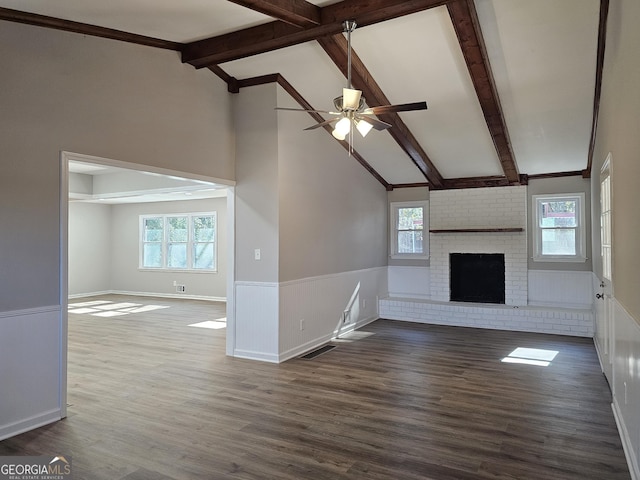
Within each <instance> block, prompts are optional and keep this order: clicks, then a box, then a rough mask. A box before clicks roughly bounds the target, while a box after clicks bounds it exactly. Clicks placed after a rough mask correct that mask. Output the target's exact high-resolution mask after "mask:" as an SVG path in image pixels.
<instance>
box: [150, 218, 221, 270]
mask: <svg viewBox="0 0 640 480" xmlns="http://www.w3.org/2000/svg"><path fill="white" fill-rule="evenodd" d="M139 267H140V268H143V269H147V268H148V269H167V270H196V271H204V272H211V271H215V270H216V214H215V212H212V213H190V214H179V215H153V216H152V215H143V216H141V217H140V264H139Z"/></svg>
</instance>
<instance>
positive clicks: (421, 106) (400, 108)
mask: <svg viewBox="0 0 640 480" xmlns="http://www.w3.org/2000/svg"><path fill="white" fill-rule="evenodd" d="M426 109H427V102H414V103H402V104H399V105H380V106H379V107H369V108H367V109H365V110H364V111H362V113H363V114H365V115H367V114H374V115H379V114H385V113H394V112H411V111H414V110H426Z"/></svg>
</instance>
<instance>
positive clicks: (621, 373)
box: [612, 299, 640, 479]
mask: <svg viewBox="0 0 640 480" xmlns="http://www.w3.org/2000/svg"><path fill="white" fill-rule="evenodd" d="M614 322H615V323H614V332H615V333H614V334H615V344H614V362H613V369H614V371H613V384H612V389H613V411H614V413H615V415H616V421H617V423H618V430H619V431H620V436H621V437H622V443H623V446H624V450H625V454H626V456H627V462H628V463H629V469H630V470H631V472H632V476H633V478H634V479H640V465H639V464H638V460H639V459H640V415H639V414H638V412H640V325H639V324H638V322H637V321H636V320H635V319H634V318H633V317H632V316H631V315H630V314H629V313H628V312H627V311H626V310H625V309H624V307H623V306H622V305H621V304H620V303H619V302H618V301H617V300H615V299H614Z"/></svg>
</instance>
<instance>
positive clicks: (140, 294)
mask: <svg viewBox="0 0 640 480" xmlns="http://www.w3.org/2000/svg"><path fill="white" fill-rule="evenodd" d="M99 295H130V296H133V297H156V298H182V299H185V300H204V301H207V302H225V303H226V301H227V297H213V296H208V295H189V294H187V293H154V292H130V291H127V290H107V291H104V292H89V293H76V294H73V295H69V300H72V299H73V300H77V299H79V298H89V297H97V296H99Z"/></svg>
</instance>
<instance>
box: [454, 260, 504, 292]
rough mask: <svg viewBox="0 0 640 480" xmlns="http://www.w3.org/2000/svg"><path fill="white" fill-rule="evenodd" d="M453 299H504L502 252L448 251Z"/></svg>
mask: <svg viewBox="0 0 640 480" xmlns="http://www.w3.org/2000/svg"><path fill="white" fill-rule="evenodd" d="M449 278H450V288H451V294H450V298H451V301H452V302H475V303H505V284H504V254H503V253H450V254H449Z"/></svg>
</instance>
